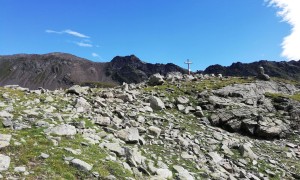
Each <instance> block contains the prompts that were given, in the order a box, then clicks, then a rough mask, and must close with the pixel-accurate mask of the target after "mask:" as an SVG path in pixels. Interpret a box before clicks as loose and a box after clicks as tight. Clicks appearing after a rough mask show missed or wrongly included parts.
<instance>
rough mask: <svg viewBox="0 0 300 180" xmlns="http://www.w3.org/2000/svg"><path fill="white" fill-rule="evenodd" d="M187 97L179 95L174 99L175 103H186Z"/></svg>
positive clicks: (187, 101)
mask: <svg viewBox="0 0 300 180" xmlns="http://www.w3.org/2000/svg"><path fill="white" fill-rule="evenodd" d="M189 101H190V100H189V98H187V97H185V96H179V97H178V98H177V99H176V102H177V104H187V103H189Z"/></svg>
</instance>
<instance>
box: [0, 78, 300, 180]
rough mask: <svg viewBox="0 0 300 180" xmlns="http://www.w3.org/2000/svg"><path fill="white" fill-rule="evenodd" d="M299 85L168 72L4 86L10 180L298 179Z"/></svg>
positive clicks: (1, 117) (4, 144) (3, 149)
mask: <svg viewBox="0 0 300 180" xmlns="http://www.w3.org/2000/svg"><path fill="white" fill-rule="evenodd" d="M299 90H300V89H299V85H298V84H291V83H287V82H281V81H278V80H277V81H274V80H271V81H267V82H266V81H259V80H255V79H244V78H237V77H231V78H220V77H218V78H216V77H209V76H201V75H195V76H187V75H184V76H183V75H182V74H181V73H169V74H167V75H166V76H165V77H162V76H160V75H158V74H155V75H153V76H151V77H150V79H149V81H148V82H142V83H139V84H129V85H128V84H124V85H122V86H118V87H115V88H90V87H80V86H73V87H71V88H69V89H67V90H55V91H49V90H44V89H40V90H29V89H27V88H21V87H19V86H6V87H4V88H0V94H1V96H0V177H3V178H4V179H21V178H26V179H61V178H62V179H110V180H111V179H127V180H129V179H132V180H133V179H141V180H145V179H151V180H157V179H159V180H163V179H182V180H193V179H216V180H219V179H224V180H225V179H232V180H234V179H255V180H256V179H257V180H259V179H299V178H300V163H299V162H300V161H299V159H300V142H299V138H300V134H299V128H300V126H299V123H300V111H299V109H300V94H299Z"/></svg>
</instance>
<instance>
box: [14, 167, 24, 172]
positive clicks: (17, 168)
mask: <svg viewBox="0 0 300 180" xmlns="http://www.w3.org/2000/svg"><path fill="white" fill-rule="evenodd" d="M14 171H15V172H25V171H26V167H25V166H19V167H15V168H14Z"/></svg>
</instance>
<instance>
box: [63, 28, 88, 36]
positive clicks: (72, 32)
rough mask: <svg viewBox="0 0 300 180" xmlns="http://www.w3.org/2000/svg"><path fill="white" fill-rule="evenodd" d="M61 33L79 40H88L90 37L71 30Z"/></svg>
mask: <svg viewBox="0 0 300 180" xmlns="http://www.w3.org/2000/svg"><path fill="white" fill-rule="evenodd" d="M63 32H64V33H67V34H70V35H72V36H76V37H80V38H90V37H89V36H87V35H84V34H81V33H79V32H76V31H72V30H70V29H67V30H64V31H63Z"/></svg>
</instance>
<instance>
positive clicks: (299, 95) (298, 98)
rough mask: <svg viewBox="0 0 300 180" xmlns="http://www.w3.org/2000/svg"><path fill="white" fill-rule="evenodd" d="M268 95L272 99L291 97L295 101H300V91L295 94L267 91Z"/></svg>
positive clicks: (266, 94)
mask: <svg viewBox="0 0 300 180" xmlns="http://www.w3.org/2000/svg"><path fill="white" fill-rule="evenodd" d="M265 96H266V97H269V98H271V99H278V98H289V99H293V100H295V101H299V102H300V93H296V94H294V95H286V94H280V93H269V92H267V93H265Z"/></svg>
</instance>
